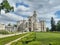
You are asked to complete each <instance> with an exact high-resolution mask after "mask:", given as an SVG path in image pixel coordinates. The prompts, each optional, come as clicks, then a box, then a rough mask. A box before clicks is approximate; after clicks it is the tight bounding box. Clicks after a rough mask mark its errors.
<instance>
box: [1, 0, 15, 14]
mask: <svg viewBox="0 0 60 45" xmlns="http://www.w3.org/2000/svg"><path fill="white" fill-rule="evenodd" d="M2 9H3V10H5V13H8V12H10V11H14V7H12V6H10V5H9V3H8V1H7V0H3V2H2V3H0V12H1V10H2Z"/></svg>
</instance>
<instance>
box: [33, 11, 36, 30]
mask: <svg viewBox="0 0 60 45" xmlns="http://www.w3.org/2000/svg"><path fill="white" fill-rule="evenodd" d="M33 20H34V22H33V30H34V31H36V30H37V14H36V11H34V14H33Z"/></svg>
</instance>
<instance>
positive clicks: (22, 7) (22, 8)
mask: <svg viewBox="0 0 60 45" xmlns="http://www.w3.org/2000/svg"><path fill="white" fill-rule="evenodd" d="M2 1H3V0H0V3H1V2H2ZM8 2H9V4H10V6H13V7H14V12H9V13H5V11H4V10H1V14H0V23H3V24H8V23H12V24H14V23H16V22H17V21H19V20H23V19H25V20H27V19H28V16H32V15H33V11H34V10H35V11H36V12H37V18H38V19H45V20H46V26H47V27H49V28H50V26H51V25H50V20H51V17H54V19H55V21H56V23H57V21H58V20H60V0H8Z"/></svg>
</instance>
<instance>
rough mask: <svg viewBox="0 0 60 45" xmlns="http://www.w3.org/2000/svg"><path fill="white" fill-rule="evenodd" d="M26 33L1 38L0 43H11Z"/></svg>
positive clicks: (0, 44) (2, 44) (1, 44)
mask: <svg viewBox="0 0 60 45" xmlns="http://www.w3.org/2000/svg"><path fill="white" fill-rule="evenodd" d="M24 35H25V34H20V35H15V36H11V37H5V38H0V45H4V44H6V43H9V42H10V41H13V40H15V39H17V38H20V37H22V36H24Z"/></svg>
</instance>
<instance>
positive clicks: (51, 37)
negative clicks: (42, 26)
mask: <svg viewBox="0 0 60 45" xmlns="http://www.w3.org/2000/svg"><path fill="white" fill-rule="evenodd" d="M34 37H35V35H34V34H31V35H29V36H27V37H25V38H23V39H21V40H19V41H17V42H14V43H13V44H12V45H35V44H36V45H60V32H36V38H34ZM33 39H34V40H33ZM27 41H28V43H26V42H27Z"/></svg>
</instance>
